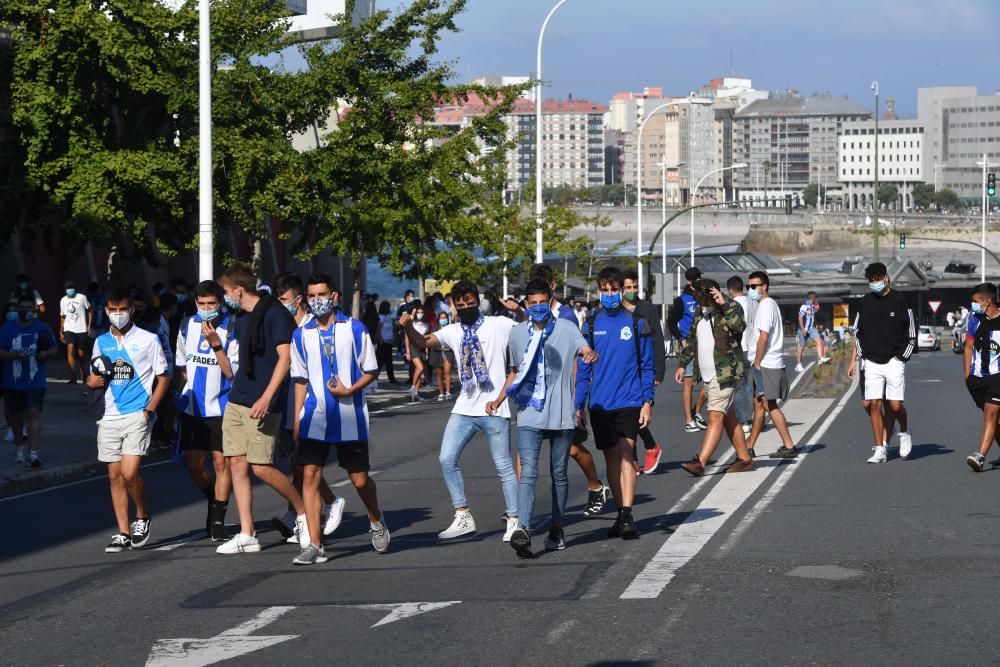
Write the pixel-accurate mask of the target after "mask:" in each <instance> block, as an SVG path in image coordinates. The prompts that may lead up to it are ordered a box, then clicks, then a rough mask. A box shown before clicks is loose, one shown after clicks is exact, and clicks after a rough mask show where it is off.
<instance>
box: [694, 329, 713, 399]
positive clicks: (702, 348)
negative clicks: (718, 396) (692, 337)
mask: <svg viewBox="0 0 1000 667" xmlns="http://www.w3.org/2000/svg"><path fill="white" fill-rule="evenodd" d="M697 332H698V372H699V373H700V374H701V381H702V382H704V383H705V384H708V383H709V382H711V381H712V380H714V379H715V333H713V332H712V320H711V319H709V318H706V317H700V318H698V328H697Z"/></svg>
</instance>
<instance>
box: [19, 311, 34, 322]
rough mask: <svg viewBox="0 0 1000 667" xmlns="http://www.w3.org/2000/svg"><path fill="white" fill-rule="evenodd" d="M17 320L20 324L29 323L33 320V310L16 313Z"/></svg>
mask: <svg viewBox="0 0 1000 667" xmlns="http://www.w3.org/2000/svg"><path fill="white" fill-rule="evenodd" d="M17 318H18V319H19V320H21V321H22V322H30V321H31V320H33V319H35V311H33V310H22V311H19V312H18V313H17Z"/></svg>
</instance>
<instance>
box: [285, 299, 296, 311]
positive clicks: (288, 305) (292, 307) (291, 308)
mask: <svg viewBox="0 0 1000 667" xmlns="http://www.w3.org/2000/svg"><path fill="white" fill-rule="evenodd" d="M296 301H298V299H296V300H295V301H292V302H291V303H286V304H285V310H287V311H288V312H289V313H291V314H292V315H294V314H295V313H297V312H299V304H298V303H296Z"/></svg>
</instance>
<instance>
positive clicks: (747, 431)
mask: <svg viewBox="0 0 1000 667" xmlns="http://www.w3.org/2000/svg"><path fill="white" fill-rule="evenodd" d="M740 427H741V428H742V429H743V437H744V438H749V437H750V431H751V430H752V428H753V427H752V426H751V425H750V424H747V423H745V422H744V423H743V424H740Z"/></svg>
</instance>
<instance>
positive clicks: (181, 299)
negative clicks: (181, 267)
mask: <svg viewBox="0 0 1000 667" xmlns="http://www.w3.org/2000/svg"><path fill="white" fill-rule="evenodd" d="M174 296H176V297H177V303H184V302H185V301H187V300H188V295H187V292H174Z"/></svg>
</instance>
